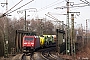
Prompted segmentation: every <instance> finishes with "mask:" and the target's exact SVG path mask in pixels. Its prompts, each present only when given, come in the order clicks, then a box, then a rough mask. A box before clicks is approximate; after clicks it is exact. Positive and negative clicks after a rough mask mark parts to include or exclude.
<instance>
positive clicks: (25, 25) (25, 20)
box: [25, 10, 27, 31]
mask: <svg viewBox="0 0 90 60" xmlns="http://www.w3.org/2000/svg"><path fill="white" fill-rule="evenodd" d="M26 28H27V27H26V10H25V31H26V30H27V29H26Z"/></svg>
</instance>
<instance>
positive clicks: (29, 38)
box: [25, 37, 34, 41]
mask: <svg viewBox="0 0 90 60" xmlns="http://www.w3.org/2000/svg"><path fill="white" fill-rule="evenodd" d="M25 40H29V41H32V40H34V38H32V37H25Z"/></svg>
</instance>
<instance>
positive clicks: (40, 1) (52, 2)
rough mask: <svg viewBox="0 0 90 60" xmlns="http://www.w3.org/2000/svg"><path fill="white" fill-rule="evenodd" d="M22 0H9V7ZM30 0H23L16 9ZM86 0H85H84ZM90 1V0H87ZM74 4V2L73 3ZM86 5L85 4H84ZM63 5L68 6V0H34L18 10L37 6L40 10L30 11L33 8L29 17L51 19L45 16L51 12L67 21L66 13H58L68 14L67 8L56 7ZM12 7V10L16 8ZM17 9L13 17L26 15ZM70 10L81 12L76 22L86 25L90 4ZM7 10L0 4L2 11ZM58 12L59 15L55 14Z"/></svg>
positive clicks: (0, 10) (76, 2) (77, 0)
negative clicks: (19, 12)
mask: <svg viewBox="0 0 90 60" xmlns="http://www.w3.org/2000/svg"><path fill="white" fill-rule="evenodd" d="M5 1H6V0H0V3H4V2H5ZM19 1H20V0H8V3H9V4H8V9H10V8H11V7H13V6H14V5H15V4H16V3H18V2H19ZM29 1H30V0H23V1H22V2H21V3H20V4H19V5H18V6H16V7H15V8H14V9H16V8H18V7H20V6H22V5H23V4H25V3H27V2H29ZM69 1H70V2H74V4H79V3H82V2H81V1H80V0H69ZM82 1H84V0H82ZM87 1H89V2H90V0H87ZM72 4H73V3H72ZM82 5H84V4H82ZM61 6H66V0H34V1H33V2H31V3H30V4H28V5H26V6H24V7H22V8H21V9H19V10H17V11H20V10H24V9H28V8H36V9H37V11H38V12H28V11H31V10H32V9H30V10H28V11H27V15H30V16H29V17H27V18H31V19H32V18H36V17H38V18H45V17H46V18H48V19H51V18H49V17H47V16H45V14H47V13H48V12H51V13H52V15H53V16H54V17H56V18H57V19H59V20H61V21H62V20H63V21H65V22H66V16H65V15H58V14H66V9H54V8H56V7H61ZM78 6H80V5H78ZM14 9H12V10H14ZM17 11H15V12H13V13H11V15H12V17H10V18H13V17H16V18H19V17H21V16H23V17H24V12H23V13H22V14H18V13H17ZM70 11H72V12H80V15H79V16H76V14H75V16H76V18H75V22H77V24H83V26H85V23H86V22H85V21H86V19H90V12H89V11H90V6H86V7H77V8H76V7H74V8H70ZM4 12H5V7H2V6H0V13H4ZM55 14H57V15H55ZM51 20H53V19H51ZM89 23H90V21H88V26H89ZM89 29H90V26H89Z"/></svg>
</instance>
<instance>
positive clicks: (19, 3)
mask: <svg viewBox="0 0 90 60" xmlns="http://www.w3.org/2000/svg"><path fill="white" fill-rule="evenodd" d="M22 1H23V0H21V1H19V2H18V3H17V4H15V5H14V6H13V7H12V8H11V9H9V10H8V11H6V12H5V13H4V14H6V13H8V12H9V11H10V10H12V9H13V8H14V7H16V6H17V5H18V4H20V3H21V2H22Z"/></svg>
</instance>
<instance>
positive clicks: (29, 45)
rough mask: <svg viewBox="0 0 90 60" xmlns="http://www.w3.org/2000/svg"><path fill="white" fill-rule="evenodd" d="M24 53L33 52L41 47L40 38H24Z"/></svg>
mask: <svg viewBox="0 0 90 60" xmlns="http://www.w3.org/2000/svg"><path fill="white" fill-rule="evenodd" d="M22 47H23V52H24V53H26V52H32V51H34V50H35V49H37V48H39V47H40V38H39V37H38V36H24V37H23V43H22Z"/></svg>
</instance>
